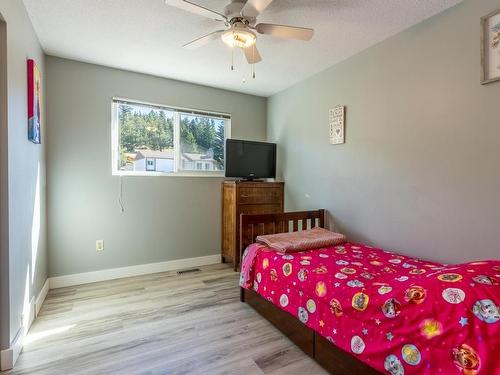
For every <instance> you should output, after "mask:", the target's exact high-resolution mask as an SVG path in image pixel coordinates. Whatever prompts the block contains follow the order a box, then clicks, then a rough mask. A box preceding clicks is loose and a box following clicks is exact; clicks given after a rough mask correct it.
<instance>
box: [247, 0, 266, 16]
mask: <svg viewBox="0 0 500 375" xmlns="http://www.w3.org/2000/svg"><path fill="white" fill-rule="evenodd" d="M272 2H273V0H248V1H247V2H246V4H245V6H244V7H243V9H242V10H241V14H242V15H243V16H246V17H253V18H255V17H257V16H258V15H259V14H261V13H262V12H263V11H264V9H266V8H267V7H268V6H269V4H271V3H272Z"/></svg>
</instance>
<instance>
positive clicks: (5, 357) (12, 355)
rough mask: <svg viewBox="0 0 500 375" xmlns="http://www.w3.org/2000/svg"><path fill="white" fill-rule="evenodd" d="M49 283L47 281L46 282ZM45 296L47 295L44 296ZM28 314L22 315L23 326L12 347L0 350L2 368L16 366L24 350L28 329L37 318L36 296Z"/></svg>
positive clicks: (32, 300)
mask: <svg viewBox="0 0 500 375" xmlns="http://www.w3.org/2000/svg"><path fill="white" fill-rule="evenodd" d="M46 283H47V282H46ZM44 298H45V297H44ZM27 314H28V316H23V317H22V327H21V328H19V331H17V334H16V338H15V339H14V341H13V342H12V344H11V345H10V348H8V349H5V350H2V351H1V352H0V370H1V371H7V370H11V369H13V368H14V365H15V364H16V362H17V359H18V358H19V355H20V354H21V351H22V350H23V343H24V339H25V338H26V335H27V334H28V331H29V329H30V327H31V325H32V324H33V321H34V320H35V315H36V306H35V297H33V298H32V299H31V301H30V302H29V310H28V311H27Z"/></svg>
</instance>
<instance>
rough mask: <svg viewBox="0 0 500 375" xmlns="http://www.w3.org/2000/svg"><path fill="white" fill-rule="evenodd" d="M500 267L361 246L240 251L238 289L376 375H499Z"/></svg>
mask: <svg viewBox="0 0 500 375" xmlns="http://www.w3.org/2000/svg"><path fill="white" fill-rule="evenodd" d="M499 280H500V261H481V262H471V263H466V264H459V265H443V264H439V263H432V262H427V261H421V260H417V259H413V258H409V257H405V256H402V255H398V254H395V253H391V252H388V251H384V250H380V249H375V248H371V247H369V246H366V245H356V244H350V243H345V244H343V245H340V246H335V247H330V248H326V249H318V250H311V251H305V252H299V253H294V254H282V253H279V252H277V251H274V250H272V249H269V248H267V247H265V246H264V245H258V244H253V245H251V246H249V248H248V249H247V250H246V252H245V255H244V258H243V264H242V273H241V279H240V285H241V286H243V287H245V288H247V289H250V288H253V289H254V290H255V291H256V292H257V293H259V294H260V295H261V296H262V297H264V298H266V299H268V300H269V301H271V302H272V303H274V304H275V305H276V306H279V307H280V308H281V309H283V310H285V311H288V312H289V313H290V314H292V315H293V316H295V317H297V318H298V319H299V320H300V321H301V322H302V323H304V324H305V325H307V326H308V327H310V328H312V329H314V330H315V331H316V332H318V333H319V334H321V335H322V336H324V337H326V338H327V339H328V340H330V341H331V342H332V343H334V344H335V345H336V346H338V347H340V348H341V349H343V350H345V351H347V352H349V353H351V354H352V355H354V356H356V357H358V358H359V359H360V360H361V361H363V362H365V363H366V364H368V365H370V366H371V367H373V368H375V369H376V370H378V371H380V372H382V373H389V374H393V375H402V374H429V375H430V374H433V375H434V374H464V375H474V374H485V375H495V374H500V353H499V352H500V345H499V344H500V339H499V334H500V329H499V326H500V322H499V320H500V315H499V310H498V303H499V298H500V286H499V282H498V281H499Z"/></svg>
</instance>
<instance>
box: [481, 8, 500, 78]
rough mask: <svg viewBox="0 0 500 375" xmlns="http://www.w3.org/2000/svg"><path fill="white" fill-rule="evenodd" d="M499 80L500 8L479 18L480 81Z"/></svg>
mask: <svg viewBox="0 0 500 375" xmlns="http://www.w3.org/2000/svg"><path fill="white" fill-rule="evenodd" d="M495 81H500V9H499V10H497V11H495V12H492V13H490V14H488V15H487V16H484V17H482V18H481V83H482V84H483V85H484V84H486V83H491V82H495Z"/></svg>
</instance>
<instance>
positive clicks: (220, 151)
mask: <svg viewBox="0 0 500 375" xmlns="http://www.w3.org/2000/svg"><path fill="white" fill-rule="evenodd" d="M112 118H113V121H112V143H113V144H112V151H113V174H118V175H196V176H222V175H223V171H224V146H225V143H226V139H227V138H228V137H229V136H230V127H231V117H230V116H229V115H226V114H220V113H208V112H201V111H197V110H187V109H180V108H173V107H167V106H161V105H156V104H147V103H140V102H133V101H129V100H121V99H114V100H113V108H112Z"/></svg>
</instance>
